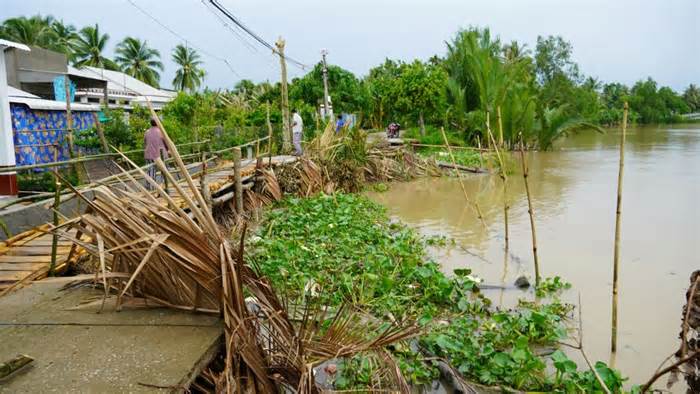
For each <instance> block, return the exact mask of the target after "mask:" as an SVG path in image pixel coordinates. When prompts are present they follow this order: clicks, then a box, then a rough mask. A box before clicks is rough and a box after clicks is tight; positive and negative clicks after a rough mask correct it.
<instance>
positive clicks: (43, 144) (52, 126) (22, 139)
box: [10, 104, 95, 166]
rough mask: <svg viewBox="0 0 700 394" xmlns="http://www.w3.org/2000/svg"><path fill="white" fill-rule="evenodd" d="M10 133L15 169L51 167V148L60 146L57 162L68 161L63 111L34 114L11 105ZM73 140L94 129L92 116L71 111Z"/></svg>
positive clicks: (91, 114)
mask: <svg viewBox="0 0 700 394" xmlns="http://www.w3.org/2000/svg"><path fill="white" fill-rule="evenodd" d="M10 113H11V114H12V131H13V134H14V142H15V159H16V161H17V165H18V166H21V165H30V164H40V163H51V162H53V161H54V154H55V149H54V146H53V145H54V144H58V145H59V150H58V160H59V161H62V160H68V159H69V152H68V138H67V134H66V132H65V129H66V127H67V125H66V120H67V118H66V112H65V111H44V110H33V109H30V108H29V107H28V106H26V105H23V104H10ZM71 115H72V116H71V117H72V118H73V130H74V137H76V138H77V137H79V135H80V132H81V131H84V130H91V129H92V128H93V126H95V120H94V117H93V112H86V111H73V112H72V113H71Z"/></svg>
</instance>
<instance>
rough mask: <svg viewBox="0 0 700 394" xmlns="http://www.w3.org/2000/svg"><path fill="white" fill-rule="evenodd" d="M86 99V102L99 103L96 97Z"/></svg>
mask: <svg viewBox="0 0 700 394" xmlns="http://www.w3.org/2000/svg"><path fill="white" fill-rule="evenodd" d="M87 101H88V103H94V104H99V103H100V99H98V98H97V97H88V99H87Z"/></svg>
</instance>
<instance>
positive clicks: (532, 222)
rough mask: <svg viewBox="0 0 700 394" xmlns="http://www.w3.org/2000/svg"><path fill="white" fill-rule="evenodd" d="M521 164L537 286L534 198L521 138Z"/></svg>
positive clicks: (537, 269) (538, 273) (538, 263)
mask: <svg viewBox="0 0 700 394" xmlns="http://www.w3.org/2000/svg"><path fill="white" fill-rule="evenodd" d="M520 162H521V164H522V169H523V180H524V181H525V193H526V194H527V213H528V214H529V215H530V230H531V232H532V257H533V259H534V261H535V286H539V285H540V262H539V259H538V258H537V232H536V231H535V211H534V210H533V208H532V197H531V196H530V185H529V184H528V181H527V176H528V169H527V160H526V159H525V143H524V142H523V137H522V135H521V136H520Z"/></svg>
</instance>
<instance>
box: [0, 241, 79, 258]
mask: <svg viewBox="0 0 700 394" xmlns="http://www.w3.org/2000/svg"><path fill="white" fill-rule="evenodd" d="M56 252H57V254H58V255H63V254H68V252H70V244H68V245H66V246H59V247H58V249H57V251H56ZM5 255H6V256H50V255H51V245H46V246H37V245H25V246H16V247H14V248H11V249H10V250H8V251H7V253H6V254H5Z"/></svg>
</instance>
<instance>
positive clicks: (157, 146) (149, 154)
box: [143, 119, 168, 180]
mask: <svg viewBox="0 0 700 394" xmlns="http://www.w3.org/2000/svg"><path fill="white" fill-rule="evenodd" d="M159 157H160V158H162V159H163V160H165V159H167V158H168V146H167V145H166V144H165V137H163V132H162V131H161V130H160V128H159V127H158V123H157V122H156V120H155V119H151V128H150V129H148V130H146V133H145V134H144V135H143V158H144V159H146V164H152V165H151V166H150V167H148V176H150V177H151V178H153V179H154V180H157V179H156V174H157V173H158V171H157V168H156V165H155V164H154V163H155V161H156V159H158V158H159Z"/></svg>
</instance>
